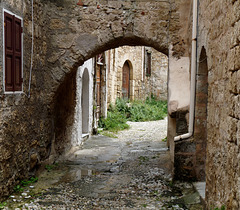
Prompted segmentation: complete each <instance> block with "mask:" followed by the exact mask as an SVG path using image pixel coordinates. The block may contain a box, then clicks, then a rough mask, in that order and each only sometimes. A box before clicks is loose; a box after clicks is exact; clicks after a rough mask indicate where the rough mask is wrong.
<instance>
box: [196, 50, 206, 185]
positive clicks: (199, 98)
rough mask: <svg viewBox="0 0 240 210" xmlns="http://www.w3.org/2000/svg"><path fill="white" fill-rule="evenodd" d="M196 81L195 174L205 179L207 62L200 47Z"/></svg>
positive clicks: (204, 52) (204, 51)
mask: <svg viewBox="0 0 240 210" xmlns="http://www.w3.org/2000/svg"><path fill="white" fill-rule="evenodd" d="M196 76H197V83H196V103H195V122H194V139H195V141H196V164H197V167H196V175H197V178H198V180H201V181H204V180H205V163H206V146H207V106H208V63H207V54H206V50H205V48H204V47H202V50H201V54H200V57H199V61H198V69H197V75H196Z"/></svg>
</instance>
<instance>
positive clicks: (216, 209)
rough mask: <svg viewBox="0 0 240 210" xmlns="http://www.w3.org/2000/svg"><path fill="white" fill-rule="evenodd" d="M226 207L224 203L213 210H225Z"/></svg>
mask: <svg viewBox="0 0 240 210" xmlns="http://www.w3.org/2000/svg"><path fill="white" fill-rule="evenodd" d="M225 209H226V207H225V206H224V205H222V206H221V208H218V207H217V208H211V210H225Z"/></svg>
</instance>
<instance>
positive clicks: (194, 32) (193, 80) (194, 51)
mask: <svg viewBox="0 0 240 210" xmlns="http://www.w3.org/2000/svg"><path fill="white" fill-rule="evenodd" d="M197 13H198V5H197V0H193V28H192V56H191V89H190V110H189V125H188V133H186V134H183V135H179V136H175V137H174V141H175V142H176V141H180V140H182V139H187V138H189V137H191V136H192V135H193V125H194V111H195V110H194V109H195V107H194V106H195V91H196V68H197V62H196V60H197V59H196V58H197Z"/></svg>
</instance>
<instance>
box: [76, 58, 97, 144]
mask: <svg viewBox="0 0 240 210" xmlns="http://www.w3.org/2000/svg"><path fill="white" fill-rule="evenodd" d="M84 70H87V71H88V74H89V122H88V126H89V129H88V130H89V135H91V133H92V121H93V76H94V60H93V58H91V59H89V60H87V61H85V62H84V64H83V65H82V66H80V67H79V68H78V70H77V76H76V80H77V82H76V84H77V85H76V88H77V90H76V107H75V115H74V126H73V132H72V146H79V145H81V144H82V141H83V137H82V91H84V89H83V90H82V88H84V87H82V76H83V73H84Z"/></svg>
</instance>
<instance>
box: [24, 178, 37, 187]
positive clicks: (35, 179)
mask: <svg viewBox="0 0 240 210" xmlns="http://www.w3.org/2000/svg"><path fill="white" fill-rule="evenodd" d="M37 181H38V177H31V178H30V179H29V180H22V181H21V186H23V187H26V186H28V185H30V184H32V183H35V182H37Z"/></svg>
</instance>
